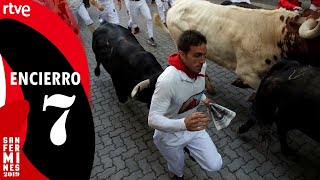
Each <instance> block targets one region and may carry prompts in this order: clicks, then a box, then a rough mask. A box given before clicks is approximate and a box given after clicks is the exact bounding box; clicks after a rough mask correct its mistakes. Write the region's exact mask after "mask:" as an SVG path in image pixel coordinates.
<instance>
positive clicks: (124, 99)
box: [118, 96, 128, 103]
mask: <svg viewBox="0 0 320 180" xmlns="http://www.w3.org/2000/svg"><path fill="white" fill-rule="evenodd" d="M118 98H119V102H121V103H125V102H127V100H128V97H127V96H120V97H118Z"/></svg>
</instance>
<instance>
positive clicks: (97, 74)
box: [94, 68, 100, 76]
mask: <svg viewBox="0 0 320 180" xmlns="http://www.w3.org/2000/svg"><path fill="white" fill-rule="evenodd" d="M94 74H95V75H96V76H100V69H98V68H96V69H94Z"/></svg>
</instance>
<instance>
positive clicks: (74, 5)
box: [67, 0, 96, 33]
mask: <svg viewBox="0 0 320 180" xmlns="http://www.w3.org/2000/svg"><path fill="white" fill-rule="evenodd" d="M67 3H68V5H69V8H70V10H71V11H72V14H73V16H74V18H75V19H76V21H77V23H78V16H80V17H81V18H82V19H83V21H84V23H85V24H86V25H87V26H88V28H89V30H90V31H91V32H92V33H93V32H94V31H95V30H96V27H95V26H94V25H93V20H92V19H91V17H90V16H89V13H88V11H87V9H86V8H85V7H84V3H83V1H82V0H67Z"/></svg>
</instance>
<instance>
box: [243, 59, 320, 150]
mask: <svg viewBox="0 0 320 180" xmlns="http://www.w3.org/2000/svg"><path fill="white" fill-rule="evenodd" d="M319 89H320V68H318V67H312V66H306V65H301V64H300V63H298V62H297V61H289V60H284V61H281V62H279V63H277V64H275V65H274V66H273V67H272V68H271V69H270V71H269V72H268V73H267V74H266V76H265V77H264V78H263V80H262V81H261V84H260V86H259V89H258V91H257V94H256V97H255V100H254V101H253V104H252V107H251V113H250V119H249V121H248V122H246V124H244V125H242V126H240V127H239V129H238V132H239V133H243V132H246V131H248V130H249V129H250V128H251V127H252V126H253V125H254V124H255V123H256V122H259V124H261V125H262V126H263V127H270V126H271V125H272V124H273V123H275V124H276V125H277V133H278V136H279V139H280V145H281V151H282V152H283V153H288V152H290V151H289V147H288V145H287V141H286V135H287V132H288V131H289V130H292V129H298V130H299V131H301V132H303V133H304V134H306V135H308V136H309V137H311V138H313V139H314V140H316V141H318V142H320V131H319V126H317V124H318V120H320V113H319V109H320V90H319Z"/></svg>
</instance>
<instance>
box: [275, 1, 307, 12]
mask: <svg viewBox="0 0 320 180" xmlns="http://www.w3.org/2000/svg"><path fill="white" fill-rule="evenodd" d="M277 8H278V9H279V8H285V9H287V10H290V11H294V10H298V11H301V10H302V8H301V7H300V4H299V1H298V0H279V2H278V6H277Z"/></svg>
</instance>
